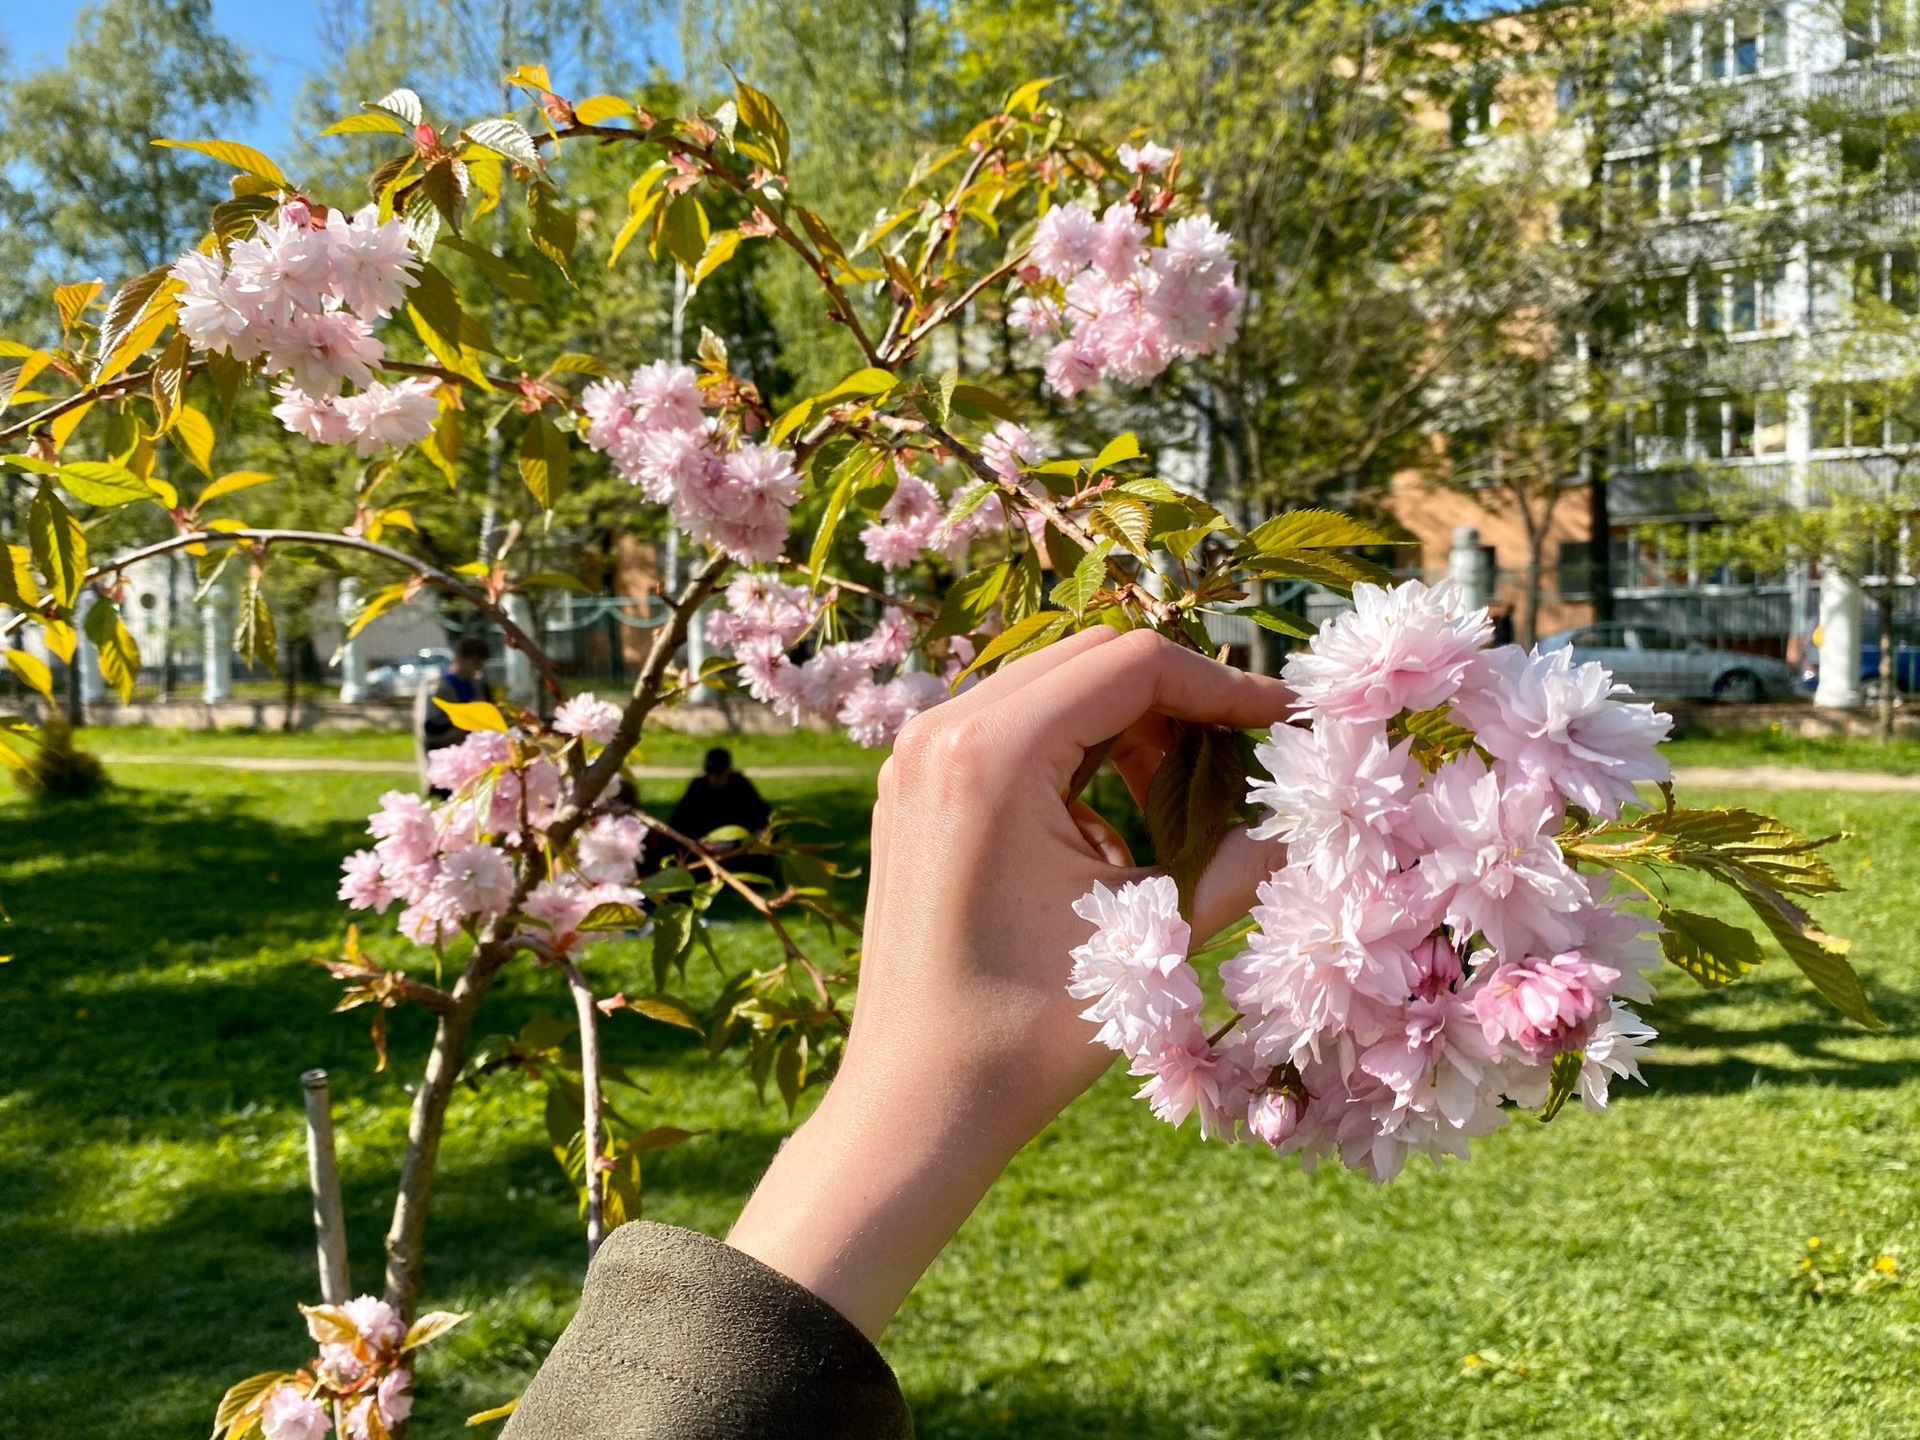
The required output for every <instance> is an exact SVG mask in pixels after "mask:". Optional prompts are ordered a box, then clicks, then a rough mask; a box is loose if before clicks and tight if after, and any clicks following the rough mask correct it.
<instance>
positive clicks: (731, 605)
mask: <svg viewBox="0 0 1920 1440" xmlns="http://www.w3.org/2000/svg"><path fill="white" fill-rule="evenodd" d="M726 602H727V608H726V609H725V610H723V611H721V612H720V613H718V614H716V615H715V616H714V617H713V619H712V620H710V621H709V622H708V624H707V638H708V639H710V640H712V641H713V643H714V644H716V645H719V646H722V647H724V648H726V649H729V650H731V651H732V652H733V655H734V659H735V660H736V661H737V662H738V664H739V667H740V677H741V680H742V681H743V682H744V683H745V685H746V687H747V691H748V693H749V694H751V695H752V696H753V698H754V699H756V700H758V701H760V702H761V703H762V704H765V705H769V706H771V707H772V708H773V710H774V712H775V713H776V714H778V715H781V716H784V717H785V718H787V719H789V720H793V721H796V722H797V721H799V720H800V719H802V718H805V717H812V718H816V719H821V720H826V721H828V722H830V723H834V724H838V725H841V726H844V727H845V728H846V731H847V734H848V735H849V736H850V737H851V738H852V739H853V740H854V741H855V743H857V744H860V745H865V746H869V747H872V746H880V745H890V744H892V743H893V740H894V737H895V736H897V735H898V734H899V733H900V728H901V726H903V725H905V724H906V723H907V721H909V720H911V719H912V718H913V717H914V716H915V715H918V714H919V713H920V712H921V711H923V710H927V709H930V708H931V707H933V706H935V705H937V704H939V703H940V702H941V701H942V700H944V699H946V698H947V685H946V682H945V681H943V680H941V679H940V678H939V677H938V676H934V675H928V674H925V673H923V672H919V671H900V672H899V673H896V674H893V675H892V678H890V679H882V678H880V676H881V675H882V674H885V673H886V672H889V671H898V670H899V667H900V666H901V665H902V664H904V663H905V661H906V660H907V658H908V657H909V656H910V655H911V654H912V653H913V646H914V638H915V630H914V626H913V622H912V621H911V620H910V619H909V618H908V616H907V614H906V612H905V611H904V610H901V609H899V608H898V607H889V608H888V609H887V612H886V614H885V615H884V616H883V617H882V618H881V620H880V622H879V623H878V624H877V625H875V626H874V628H873V630H872V632H871V633H870V634H869V635H868V636H867V637H866V638H865V639H863V640H857V641H855V640H838V641H834V642H833V643H831V644H827V645H822V646H819V647H818V648H817V649H815V651H814V653H813V654H812V655H811V656H809V657H807V658H806V659H804V660H797V661H796V660H794V659H793V658H792V657H791V656H789V655H788V653H787V652H788V651H789V650H791V649H793V647H794V646H795V645H797V644H799V643H800V641H801V640H802V639H803V638H805V636H806V635H807V634H808V632H809V631H811V630H812V629H813V628H814V626H815V625H816V624H817V623H818V621H819V619H820V617H821V615H822V614H823V613H824V611H825V608H826V605H827V604H828V603H830V602H829V601H828V600H826V599H823V600H821V601H819V602H816V601H815V599H814V596H813V594H812V592H811V591H809V590H808V588H807V587H806V586H805V585H789V584H786V583H784V582H783V581H781V580H779V579H777V578H775V577H773V576H770V575H762V574H757V573H754V572H748V573H746V574H744V575H741V576H738V577H737V578H736V579H735V580H734V581H733V582H732V583H731V584H730V585H728V586H727V591H726Z"/></svg>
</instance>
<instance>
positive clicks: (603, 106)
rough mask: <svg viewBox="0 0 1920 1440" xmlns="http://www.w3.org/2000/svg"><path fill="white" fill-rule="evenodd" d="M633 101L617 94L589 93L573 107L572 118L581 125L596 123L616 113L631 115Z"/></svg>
mask: <svg viewBox="0 0 1920 1440" xmlns="http://www.w3.org/2000/svg"><path fill="white" fill-rule="evenodd" d="M633 113H634V111H633V102H632V101H631V100H622V99H621V98H620V97H619V96H618V95H589V96H588V97H587V98H586V99H584V100H582V101H580V102H578V103H577V104H576V105H575V106H574V107H573V118H574V119H576V120H578V121H579V122H580V123H581V124H582V125H598V124H599V123H600V122H601V121H603V120H611V119H613V118H614V117H615V116H616V115H632V114H633Z"/></svg>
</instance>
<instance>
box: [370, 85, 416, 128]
mask: <svg viewBox="0 0 1920 1440" xmlns="http://www.w3.org/2000/svg"><path fill="white" fill-rule="evenodd" d="M362 93H364V92H362ZM368 103H369V105H370V106H371V108H373V109H375V110H385V111H386V112H387V113H388V114H390V115H396V116H398V117H399V118H400V119H402V120H404V121H406V123H407V124H408V125H410V126H411V125H419V124H422V123H423V122H424V121H425V120H426V118H427V112H426V110H425V108H424V107H423V106H422V105H421V104H420V97H419V96H418V95H416V94H414V93H413V91H411V90H409V89H407V88H406V87H405V86H401V87H400V88H399V89H397V90H389V91H388V92H387V93H386V94H384V95H382V96H381V97H380V98H379V99H378V100H373V101H369V102H368Z"/></svg>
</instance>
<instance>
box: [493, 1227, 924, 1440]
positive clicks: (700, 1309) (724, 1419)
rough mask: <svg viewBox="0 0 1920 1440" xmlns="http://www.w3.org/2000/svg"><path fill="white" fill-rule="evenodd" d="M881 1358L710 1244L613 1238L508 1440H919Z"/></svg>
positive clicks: (662, 1232)
mask: <svg viewBox="0 0 1920 1440" xmlns="http://www.w3.org/2000/svg"><path fill="white" fill-rule="evenodd" d="M912 1435H913V1420H912V1418H911V1417H910V1416H909V1415H908V1413H907V1406H906V1401H905V1400H904V1399H902V1398H901V1395H900V1386H899V1383H898V1382H897V1381H896V1380H895V1379H894V1376H893V1371H892V1370H890V1369H889V1368H888V1367H887V1362H886V1361H885V1360H883V1359H881V1358H880V1352H879V1351H878V1350H876V1349H874V1347H873V1344H872V1342H871V1341H869V1340H868V1339H867V1338H866V1336H864V1335H862V1334H861V1333H860V1331H859V1330H858V1329H856V1328H855V1327H854V1325H853V1324H852V1323H851V1322H850V1321H848V1320H847V1319H846V1318H845V1317H843V1316H842V1315H841V1314H840V1313H839V1312H838V1311H837V1310H835V1309H833V1308H832V1307H831V1306H829V1305H828V1304H827V1303H826V1302H825V1301H823V1300H821V1299H820V1298H819V1297H818V1296H816V1295H814V1294H813V1292H812V1291H810V1290H807V1289H805V1288H804V1287H803V1286H800V1285H797V1284H795V1283H794V1282H793V1281H792V1280H789V1279H788V1278H787V1277H786V1276H784V1275H782V1274H780V1273H779V1272H777V1271H774V1270H769V1269H768V1268H767V1267H766V1266H764V1265H762V1264H761V1263H760V1262H759V1261H757V1260H754V1259H752V1258H750V1257H749V1256H746V1255H743V1254H741V1253H740V1252H739V1251H738V1250H735V1249H733V1248H731V1247H730V1246H727V1245H724V1244H722V1243H721V1242H720V1241H718V1240H715V1239H712V1238H711V1237H709V1236H706V1235H700V1234H696V1233H694V1232H693V1231H691V1230H679V1229H675V1228H674V1227H672V1226H668V1225H654V1224H649V1223H646V1222H644V1221H643V1222H637V1223H635V1224H632V1225H623V1226H621V1227H620V1228H619V1229H618V1230H616V1231H614V1232H613V1234H611V1235H610V1236H608V1237H607V1240H606V1243H605V1244H604V1245H602V1246H601V1247H600V1254H599V1256H598V1258H596V1259H595V1260H594V1262H593V1265H592V1267H591V1268H590V1269H589V1270H588V1272H587V1283H586V1290H585V1292H584V1293H583V1294H582V1296H581V1297H580V1308H579V1310H578V1311H577V1312H576V1313H575V1314H574V1317H573V1322H572V1323H571V1324H570V1325H568V1326H567V1328H566V1332H565V1333H564V1334H562V1335H561V1337H560V1340H559V1343H558V1344H556V1345H555V1346H554V1348H553V1353H552V1354H551V1355H549V1356H548V1357H547V1361H546V1364H544V1365H543V1366H541V1367H540V1373H539V1374H538V1375H536V1376H534V1378H533V1383H532V1384H531V1385H530V1386H528V1387H527V1392H526V1395H525V1396H524V1398H522V1400H521V1402H520V1407H519V1409H518V1410H517V1411H516V1412H515V1413H514V1416H513V1418H512V1419H511V1420H510V1421H509V1422H508V1423H507V1428H506V1430H505V1431H504V1432H503V1440H669V1437H671V1440H760V1437H766V1440H776V1437H777V1440H911V1437H912Z"/></svg>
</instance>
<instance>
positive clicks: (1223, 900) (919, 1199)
mask: <svg viewBox="0 0 1920 1440" xmlns="http://www.w3.org/2000/svg"><path fill="white" fill-rule="evenodd" d="M1291 699H1292V695H1291V692H1290V691H1289V690H1288V689H1287V687H1286V686H1284V685H1282V684H1281V683H1280V682H1279V681H1278V680H1273V679H1269V678H1267V677H1264V676H1257V675H1249V674H1247V673H1245V672H1243V671H1238V670H1233V669H1230V668H1228V667H1227V666H1225V665H1221V664H1218V663H1216V662H1214V661H1212V660H1209V659H1207V658H1206V657H1205V656H1202V655H1199V654H1196V653H1194V652H1193V651H1190V650H1185V649H1182V648H1180V647H1179V646H1177V645H1175V644H1173V643H1172V642H1171V641H1169V640H1166V639H1164V638H1163V637H1161V636H1158V635H1155V634H1153V633H1151V632H1147V631H1136V632H1133V633H1131V634H1128V635H1124V636H1122V635H1119V634H1117V633H1116V632H1115V631H1113V630H1110V629H1105V628H1100V629H1095V630H1090V631H1086V632H1084V633H1082V634H1080V635H1077V636H1074V637H1073V638H1071V639H1069V640H1065V641H1062V642H1061V643H1059V644H1057V645H1054V646H1051V647H1049V648H1048V649H1046V650H1044V651H1041V652H1040V653H1039V654H1036V655H1032V656H1029V657H1027V658H1026V659H1024V660H1021V661H1018V662H1016V663H1015V664H1013V665H1011V666H1008V667H1006V668H1005V669H1004V670H1002V671H1001V672H1000V673H999V674H996V675H994V676H993V677H992V678H990V679H988V680H986V681H985V682H983V683H982V684H980V685H978V686H976V687H974V688H973V689H972V690H969V691H967V692H966V693H965V694H962V695H960V696H958V697H956V698H955V699H953V700H952V701H949V702H948V703H947V704H945V705H942V706H939V707H937V708H936V709H934V710H931V711H928V712H927V713H925V714H923V715H921V716H920V717H918V718H916V719H915V720H914V721H913V722H911V723H910V724H909V725H908V726H907V728H906V729H905V730H904V731H903V732H902V734H901V736H900V740H899V743H898V744H897V745H896V746H895V748H894V754H893V756H892V758H891V759H889V760H888V761H887V763H886V765H885V766H883V767H882V769H881V772H880V795H879V804H878V806H877V807H876V808H875V811H874V820H873V862H872V863H873V871H872V876H873V878H872V886H871V890H870V892H869V895H868V902H867V919H866V926H865V935H864V943H863V947H862V959H861V974H860V991H859V996H858V999H857V1000H856V1002H855V1006H854V1018H853V1030H852V1034H851V1036H850V1038H849V1040H848V1044H847V1050H846V1055H845V1058H844V1060H843V1062H842V1064H841V1068H840V1073H839V1075H838V1076H837V1077H836V1078H835V1079H834V1081H833V1084H832V1086H831V1087H830V1088H829V1090H828V1092H827V1095H826V1096H825V1098H824V1099H823V1100H822V1101H821V1103H820V1107H819V1109H818V1110H817V1111H816V1112H815V1114H814V1115H813V1116H812V1117H811V1118H810V1119H809V1120H808V1121H807V1122H806V1124H804V1125H803V1126H802V1127H801V1128H800V1129H799V1131H797V1132H796V1133H795V1135H794V1136H793V1138H792V1139H791V1140H790V1141H789V1142H788V1143H787V1145H786V1146H785V1148H783V1150H782V1151H781V1153H780V1155H779V1156H778V1157H777V1158H776V1159H775V1161H774V1163H773V1166H772V1167H771V1168H770V1169H769V1170H768V1173H767V1176H766V1178H765V1179H764V1180H763V1181H762V1183H761V1185H760V1187H759V1188H758V1189H757V1190H756V1191H755V1193H754V1195H753V1197H752V1199H750V1200H749V1201H748V1203H747V1207H746V1209H745V1210H744V1211H743V1212H742V1214H741V1216H740V1219H739V1221H738V1223H737V1224H736V1225H735V1227H734V1230H733V1233H732V1235H731V1236H729V1242H728V1243H730V1244H732V1245H733V1246H734V1247H735V1248H736V1249H740V1250H743V1251H745V1252H746V1253H747V1254H750V1255H753V1256H754V1257H755V1258H757V1259H759V1260H761V1261H763V1262H764V1263H766V1264H768V1265H770V1266H772V1267H773V1268H774V1269H776V1270H780V1271H781V1272H783V1273H784V1274H786V1275H788V1276H789V1277H791V1278H792V1279H794V1280H797V1281H799V1282H800V1283H801V1284H803V1285H805V1286H807V1287H808V1288H809V1289H811V1290H813V1291H814V1292H815V1293H816V1294H818V1295H820V1296H821V1297H822V1298H823V1299H825V1300H827V1301H828V1302H829V1303H830V1304H832V1305H834V1306H835V1307H836V1308H837V1309H839V1310H840V1312H841V1313H842V1314H844V1315H846V1316H847V1317H848V1318H849V1319H850V1320H852V1321H853V1322H854V1323H855V1324H856V1325H858V1326H860V1328H861V1329H863V1330H865V1331H866V1332H867V1334H869V1335H878V1334H879V1333H880V1331H881V1330H882V1329H884V1328H885V1326H886V1323H887V1321H888V1320H889V1319H890V1318H891V1317H892V1315H893V1312H894V1310H895V1309H896V1308H897V1307H898V1305H899V1303H900V1301H901V1300H902V1299H904V1298H905V1296H906V1294H907V1292H908V1290H910V1289H911V1288H912V1286H913V1283H914V1281H915V1280H917V1279H918V1278H919V1276H920V1273H921V1272H922V1271H923V1270H924V1269H925V1268H926V1266H927V1265H928V1264H929V1263H930V1262H931V1261H932V1259H933V1257H934V1256H935V1255H936V1254H938V1253H939V1251H940V1248H941V1247H942V1246H943V1245H944V1244H945V1243H946V1242H947V1240H948V1239H949V1238H951V1236H952V1234H953V1232H954V1231H955V1230H956V1229H958V1228H959V1225H960V1223H961V1222H962V1221H963V1220H964V1219H965V1218H966V1216H967V1214H968V1212H970V1211H971V1210H972V1208H973V1206H974V1205H975V1204H976V1203H977V1202H978V1200H979V1198H980V1196H981V1195H983V1194H984V1193H985V1192H986V1190H987V1187H988V1186H990V1185H991V1184H992V1183H993V1180H994V1178H995V1177H996V1176H997V1175H998V1174H999V1173H1000V1171H1001V1170H1002V1169H1003V1168H1004V1167H1005V1165H1006V1163H1007V1162H1008V1161H1009V1160H1011V1159H1012V1158H1013V1156H1014V1154H1015V1153H1016V1152H1017V1151H1018V1150H1019V1149H1020V1147H1021V1146H1022V1145H1024V1144H1025V1143H1026V1142H1027V1141H1028V1140H1030V1139H1032V1138H1033V1136H1034V1135H1036V1134H1037V1133H1039V1131H1040V1130H1041V1129H1042V1128H1043V1127H1044V1126H1045V1125H1046V1124H1047V1122H1048V1121H1050V1120H1051V1119H1053V1117H1054V1116H1055V1115H1057V1114H1058V1113H1059V1112H1060V1110H1061V1109H1063V1108H1064V1107H1065V1106H1066V1105H1067V1103H1068V1102H1069V1101H1071V1100H1072V1099H1073V1098H1074V1097H1075V1096H1076V1095H1078V1094H1080V1092H1081V1091H1083V1090H1085V1089H1086V1088H1087V1087H1088V1086H1089V1085H1091V1084H1092V1083H1093V1081H1094V1080H1095V1079H1097V1078H1098V1077H1099V1075H1100V1074H1101V1072H1102V1071H1104V1070H1105V1069H1106V1067H1107V1065H1108V1064H1109V1063H1110V1062H1111V1060H1112V1058H1113V1057H1112V1054H1111V1052H1110V1051H1108V1050H1105V1049H1104V1048H1101V1047H1099V1046H1096V1045H1094V1044H1092V1043H1091V1041H1092V1038H1093V1034H1094V1030H1095V1027H1094V1026H1093V1025H1092V1024H1090V1023H1089V1022H1087V1021H1084V1020H1082V1019H1080V1018H1079V1013H1078V1012H1079V1010H1080V1008H1081V1006H1080V1004H1079V1002H1076V1001H1074V1000H1073V999H1072V998H1071V997H1069V996H1068V994H1067V992H1066V981H1067V973H1068V970H1069V969H1070V966H1071V962H1070V960H1069V958H1068V951H1070V950H1071V949H1072V948H1073V947H1074V946H1075V945H1077V944H1079V943H1080V942H1081V941H1083V940H1084V939H1086V937H1087V934H1088V928H1089V927H1088V925H1087V923H1086V922H1085V921H1083V920H1081V919H1079V918H1078V917H1077V916H1075V915H1074V913H1073V909H1072V906H1073V902H1074V901H1075V900H1077V899H1079V898H1080V897H1081V896H1082V895H1084V894H1085V893H1086V892H1087V891H1088V890H1089V889H1091V888H1092V886H1093V884H1094V882H1095V881H1104V882H1105V883H1106V884H1108V885H1109V886H1113V885H1118V884H1120V883H1122V882H1124V881H1126V880H1131V879H1137V878H1139V877H1140V876H1141V875H1143V874H1146V873H1149V872H1147V871H1146V870H1143V869H1141V868H1139V867H1136V866H1135V865H1134V864H1133V862H1132V858H1131V856H1130V855H1129V854H1128V853H1127V849H1126V846H1125V844H1124V843H1123V842H1122V841H1121V839H1120V837H1119V835H1118V834H1117V833H1115V832H1114V830H1113V829H1112V827H1111V826H1109V825H1108V824H1107V823H1106V822H1105V821H1104V820H1102V819H1101V818H1100V816H1099V815H1098V814H1096V813H1095V812H1094V811H1093V810H1092V809H1090V808H1089V807H1087V806H1086V805H1084V804H1081V803H1079V802H1077V801H1076V802H1074V803H1072V804H1069V803H1067V802H1066V800H1065V799H1064V798H1063V797H1064V796H1065V793H1066V791H1067V788H1068V786H1069V783H1070V781H1071V777H1072V776H1073V774H1074V772H1075V770H1076V769H1077V768H1078V766H1079V765H1080V763H1081V761H1082V759H1083V758H1084V757H1085V755H1086V753H1087V752H1088V751H1089V750H1090V749H1092V748H1094V747H1095V746H1097V745H1100V744H1101V743H1103V742H1105V741H1107V740H1109V739H1112V738H1114V737H1116V736H1117V737H1118V739H1117V741H1116V743H1115V745H1114V747H1113V750H1112V752H1111V759H1112V760H1113V763H1114V766H1115V768H1116V769H1118V770H1119V772H1120V774H1121V776H1122V778H1123V779H1124V780H1125V781H1126V783H1127V786H1128V788H1129V789H1130V790H1131V791H1132V792H1133V794H1134V796H1135V798H1136V799H1142V798H1144V796H1145V794H1146V787H1147V785H1148V783H1149V782H1150V781H1151V780H1152V778H1153V774H1154V771H1155V770H1156V769H1157V768H1158V767H1159V764H1160V762H1161V760H1162V759H1163V758H1164V756H1165V753H1166V749H1167V744H1168V736H1167V721H1168V719H1170V718H1171V719H1180V720H1191V721H1197V722H1202V723H1206V724H1215V725H1228V726H1235V727H1240V728H1251V727H1257V726H1264V725H1270V724H1273V723H1275V722H1276V721H1278V720H1280V719H1282V718H1283V717H1284V716H1285V714H1286V710H1287V706H1288V704H1289V703H1290V701H1291ZM1277 858H1278V856H1277V851H1276V847H1275V846H1273V845H1270V844H1261V843H1258V842H1254V841H1251V840H1249V839H1247V837H1246V836H1245V835H1244V833H1239V832H1236V833H1235V834H1233V835H1231V836H1229V838H1228V840H1227V841H1226V843H1225V844H1223V845H1222V846H1221V849H1220V852H1219V854H1218V855H1217V856H1216V857H1215V860H1214V862H1213V864H1212V865H1211V866H1210V867H1209V868H1208V870H1207V873H1206V875H1205V876H1204V877H1203V878H1202V880H1201V882H1200V885H1199V887H1198V890H1197V893H1196V897H1195V906H1194V912H1195V913H1194V926H1193V929H1194V934H1195V937H1196V938H1197V939H1204V938H1205V937H1206V936H1207V935H1209V934H1211V933H1213V931H1215V930H1217V929H1219V928H1220V927H1221V926H1223V925H1225V924H1227V923H1230V922H1231V921H1232V920H1234V919H1236V918H1238V917H1240V916H1242V915H1245V914H1246V913H1247V911H1248V909H1249V907H1250V906H1251V904H1252V902H1253V892H1254V887H1255V886H1256V885H1257V884H1258V883H1259V881H1260V880H1261V879H1263V878H1264V877H1265V876H1266V874H1267V873H1268V871H1269V870H1270V869H1271V868H1272V867H1273V865H1274V864H1275V863H1276V862H1277Z"/></svg>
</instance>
